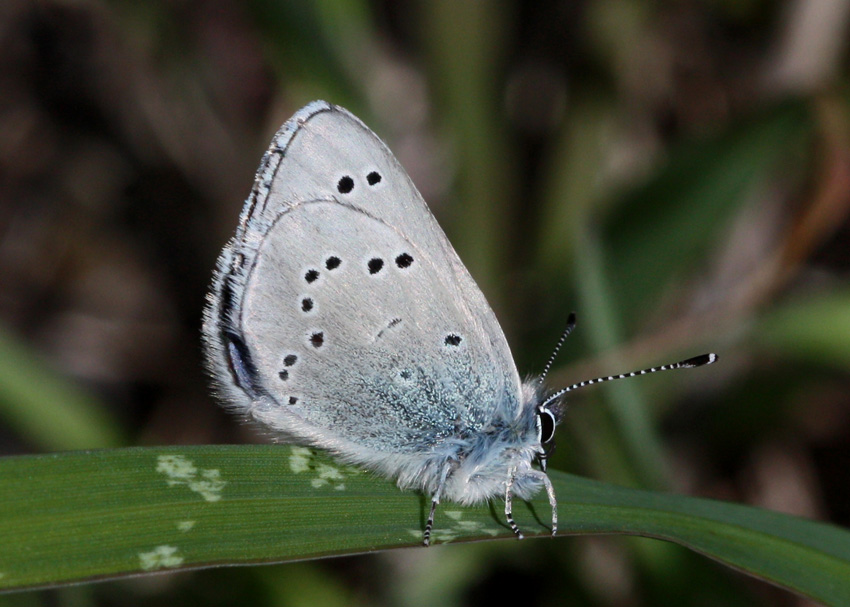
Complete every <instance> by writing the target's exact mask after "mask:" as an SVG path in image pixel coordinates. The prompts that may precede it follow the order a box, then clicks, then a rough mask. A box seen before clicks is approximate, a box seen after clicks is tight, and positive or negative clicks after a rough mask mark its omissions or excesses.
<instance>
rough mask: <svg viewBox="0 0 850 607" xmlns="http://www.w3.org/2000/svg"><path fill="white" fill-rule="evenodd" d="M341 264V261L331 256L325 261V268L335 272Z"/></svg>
mask: <svg viewBox="0 0 850 607" xmlns="http://www.w3.org/2000/svg"><path fill="white" fill-rule="evenodd" d="M341 263H342V260H341V259H340V258H339V257H336V256H331V257H328V258H327V259H326V260H325V267H326V268H327V269H328V270H336V269H337V268H338V267H339V264H341Z"/></svg>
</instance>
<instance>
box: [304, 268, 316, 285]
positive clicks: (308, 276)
mask: <svg viewBox="0 0 850 607" xmlns="http://www.w3.org/2000/svg"><path fill="white" fill-rule="evenodd" d="M318 278H319V271H318V270H307V271H306V272H305V273H304V280H306V281H307V283H308V284H309V283H311V282H316V280H318Z"/></svg>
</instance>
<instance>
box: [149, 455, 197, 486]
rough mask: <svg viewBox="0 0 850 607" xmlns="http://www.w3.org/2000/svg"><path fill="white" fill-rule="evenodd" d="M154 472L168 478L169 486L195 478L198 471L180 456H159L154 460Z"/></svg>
mask: <svg viewBox="0 0 850 607" xmlns="http://www.w3.org/2000/svg"><path fill="white" fill-rule="evenodd" d="M156 471H157V472H160V473H162V474H164V475H165V476H167V477H168V484H169V485H177V484H180V483H181V482H186V481H188V480H189V479H192V478H194V477H195V475H196V474H197V473H198V469H197V468H195V465H194V464H193V463H192V462H191V461H190V460H188V459H186V458H185V457H183V456H182V455H160V456H159V457H157V458H156Z"/></svg>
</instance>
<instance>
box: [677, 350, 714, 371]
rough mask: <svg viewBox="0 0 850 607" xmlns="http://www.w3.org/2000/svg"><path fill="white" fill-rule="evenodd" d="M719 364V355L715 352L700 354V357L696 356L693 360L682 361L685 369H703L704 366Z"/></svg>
mask: <svg viewBox="0 0 850 607" xmlns="http://www.w3.org/2000/svg"><path fill="white" fill-rule="evenodd" d="M715 362H717V354H715V353H714V352H709V353H708V354H700V355H699V356H694V357H693V358H689V359H687V360H683V361H682V363H681V364H682V366H683V367H688V368H692V367H702V366H703V365H710V364H712V363H715Z"/></svg>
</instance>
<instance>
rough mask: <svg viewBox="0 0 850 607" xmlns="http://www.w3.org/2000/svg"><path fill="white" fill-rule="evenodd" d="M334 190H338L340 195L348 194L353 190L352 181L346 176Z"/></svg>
mask: <svg viewBox="0 0 850 607" xmlns="http://www.w3.org/2000/svg"><path fill="white" fill-rule="evenodd" d="M336 189H337V190H339V193H340V194H348V193H349V192H350V191H351V190H353V189H354V180H353V179H352V178H351V177H349V176H348V175H346V176H345V177H343V178H342V179H340V180H339V182H337V184H336Z"/></svg>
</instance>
